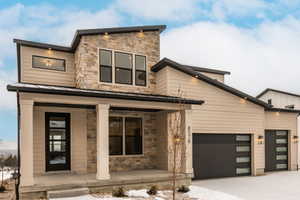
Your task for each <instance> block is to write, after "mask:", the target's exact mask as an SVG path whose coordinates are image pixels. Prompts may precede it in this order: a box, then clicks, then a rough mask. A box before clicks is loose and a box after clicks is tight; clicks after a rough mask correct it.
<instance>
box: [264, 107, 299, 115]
mask: <svg viewBox="0 0 300 200" xmlns="http://www.w3.org/2000/svg"><path fill="white" fill-rule="evenodd" d="M265 110H266V111H271V112H289V113H299V114H300V110H295V109H287V108H267V109H265Z"/></svg>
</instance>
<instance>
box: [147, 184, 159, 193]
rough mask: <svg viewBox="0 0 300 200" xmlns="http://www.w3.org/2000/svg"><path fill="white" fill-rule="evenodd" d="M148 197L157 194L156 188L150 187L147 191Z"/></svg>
mask: <svg viewBox="0 0 300 200" xmlns="http://www.w3.org/2000/svg"><path fill="white" fill-rule="evenodd" d="M147 193H148V194H149V195H156V194H157V186H155V185H154V186H151V188H150V190H148V191H147Z"/></svg>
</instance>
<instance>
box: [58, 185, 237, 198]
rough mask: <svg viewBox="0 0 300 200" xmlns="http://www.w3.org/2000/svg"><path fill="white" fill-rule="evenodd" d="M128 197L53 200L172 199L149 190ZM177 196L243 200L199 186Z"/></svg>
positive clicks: (92, 196) (169, 196) (91, 196)
mask: <svg viewBox="0 0 300 200" xmlns="http://www.w3.org/2000/svg"><path fill="white" fill-rule="evenodd" d="M127 195H128V197H126V198H116V197H111V196H108V195H106V196H104V197H100V195H98V197H97V196H96V195H85V196H80V197H72V198H56V199H53V200H123V199H124V200H135V199H139V200H141V199H145V200H146V199H148V200H150V199H151V200H169V199H171V197H172V192H171V191H159V192H158V194H157V195H156V196H150V195H148V194H147V190H146V189H143V190H130V191H128V192H127ZM176 195H177V196H180V195H181V197H182V199H185V200H189V199H194V200H195V199H198V200H242V199H240V198H237V197H235V196H232V195H228V194H225V193H223V192H217V191H213V190H209V189H206V188H201V187H197V186H191V187H190V191H189V192H188V193H186V194H179V193H177V194H176Z"/></svg>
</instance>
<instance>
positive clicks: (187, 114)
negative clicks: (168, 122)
mask: <svg viewBox="0 0 300 200" xmlns="http://www.w3.org/2000/svg"><path fill="white" fill-rule="evenodd" d="M181 120H182V121H181V124H182V131H183V133H182V135H183V136H184V138H185V139H184V141H183V142H184V146H185V148H184V150H185V152H184V154H185V165H184V169H183V170H184V171H183V172H184V173H188V174H192V173H193V130H192V110H183V111H181Z"/></svg>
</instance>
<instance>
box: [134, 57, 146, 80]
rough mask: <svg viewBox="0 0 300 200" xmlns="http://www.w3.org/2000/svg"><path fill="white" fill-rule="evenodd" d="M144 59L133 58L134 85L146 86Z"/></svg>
mask: <svg viewBox="0 0 300 200" xmlns="http://www.w3.org/2000/svg"><path fill="white" fill-rule="evenodd" d="M146 80H147V79H146V57H145V56H139V55H136V56H135V85H140V86H145V85H146Z"/></svg>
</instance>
